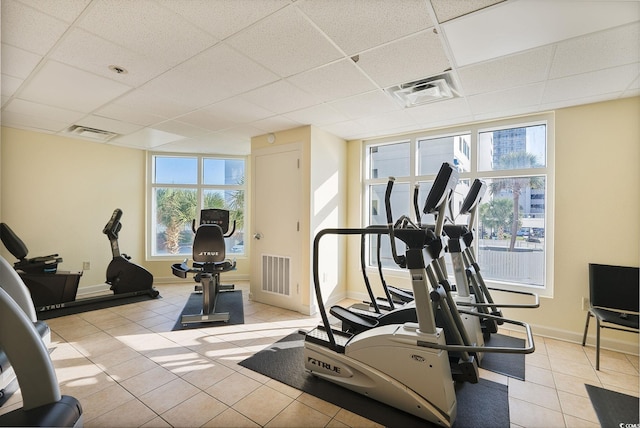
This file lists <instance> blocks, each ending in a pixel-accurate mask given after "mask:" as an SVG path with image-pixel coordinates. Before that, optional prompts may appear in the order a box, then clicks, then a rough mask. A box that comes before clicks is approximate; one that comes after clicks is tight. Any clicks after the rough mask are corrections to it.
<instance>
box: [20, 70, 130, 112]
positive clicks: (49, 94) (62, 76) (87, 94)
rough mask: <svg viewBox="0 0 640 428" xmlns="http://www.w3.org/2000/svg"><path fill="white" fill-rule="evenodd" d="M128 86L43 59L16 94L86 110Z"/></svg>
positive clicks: (52, 104) (108, 99) (41, 101)
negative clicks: (38, 70)
mask: <svg viewBox="0 0 640 428" xmlns="http://www.w3.org/2000/svg"><path fill="white" fill-rule="evenodd" d="M129 89H131V88H130V87H128V86H126V85H123V84H121V83H118V82H114V81H113V80H109V79H105V78H104V77H100V76H96V75H95V74H91V73H87V72H86V71H82V70H78V69H76V68H73V67H70V66H68V65H64V64H61V63H59V62H55V61H47V62H46V63H45V65H44V66H43V67H42V69H41V70H40V72H39V73H38V74H37V75H36V76H34V77H33V79H32V80H30V81H29V82H28V83H27V84H26V85H25V86H24V88H22V89H21V91H20V94H19V96H20V98H23V99H26V100H29V101H35V102H40V103H43V104H48V105H51V106H57V107H62V108H66V109H69V110H76V111H82V112H90V111H92V110H95V109H96V108H98V107H100V106H102V105H104V104H105V103H107V102H108V101H111V100H113V99H114V98H116V97H118V96H119V95H122V94H123V93H125V92H126V91H128V90H129Z"/></svg>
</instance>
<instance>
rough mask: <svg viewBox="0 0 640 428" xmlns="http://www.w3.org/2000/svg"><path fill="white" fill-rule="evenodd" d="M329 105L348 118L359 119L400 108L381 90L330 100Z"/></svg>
mask: <svg viewBox="0 0 640 428" xmlns="http://www.w3.org/2000/svg"><path fill="white" fill-rule="evenodd" d="M329 105H330V106H333V107H335V108H336V109H337V110H338V111H341V112H342V113H344V114H345V115H346V116H348V117H349V118H350V119H361V118H363V117H367V116H374V115H377V114H380V113H386V112H389V111H394V110H400V107H399V105H398V104H397V103H395V102H394V101H393V100H392V99H391V98H390V97H389V95H387V94H386V93H385V92H383V91H371V92H367V93H365V94H360V95H356V96H353V97H349V98H343V99H340V100H336V101H333V102H330V103H329Z"/></svg>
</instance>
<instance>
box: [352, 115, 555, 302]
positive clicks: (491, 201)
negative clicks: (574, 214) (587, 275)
mask: <svg viewBox="0 0 640 428" xmlns="http://www.w3.org/2000/svg"><path fill="white" fill-rule="evenodd" d="M552 128H553V120H552V116H550V115H545V116H537V117H534V118H531V119H530V120H527V121H523V120H522V119H520V120H518V121H502V122H496V123H493V124H490V125H489V126H487V124H477V125H472V126H467V127H466V128H464V129H452V130H445V131H444V132H442V131H441V132H438V133H427V132H425V133H422V134H412V135H408V136H406V137H403V138H402V139H385V140H375V141H368V142H366V143H365V150H364V161H365V164H366V165H367V168H366V169H365V171H366V176H365V177H363V179H364V185H365V188H364V192H363V194H364V198H365V201H364V202H365V205H364V206H365V207H367V211H366V213H365V217H364V221H365V224H366V225H372V224H376V225H384V224H387V219H386V210H385V207H384V192H385V188H386V183H387V180H388V177H389V176H393V177H395V179H396V181H395V184H394V188H393V194H392V200H391V203H392V208H393V215H394V217H395V218H396V219H397V218H398V217H399V216H400V215H403V214H404V215H410V217H411V218H414V217H415V214H414V213H415V209H414V207H413V199H412V198H413V189H414V187H415V186H416V185H418V186H419V192H420V193H419V203H418V207H419V210H420V212H422V206H423V205H424V202H425V200H426V197H427V195H428V192H429V190H430V189H431V185H432V183H433V180H434V179H435V176H436V174H437V172H438V170H439V168H440V166H441V165H442V163H443V162H449V163H451V164H452V165H454V166H455V167H456V168H457V169H458V171H459V173H460V179H459V181H458V185H457V187H456V189H455V193H454V195H453V201H452V204H451V206H452V210H453V213H452V218H451V219H449V221H454V222H455V223H457V224H466V223H467V221H468V219H467V218H466V216H461V215H459V209H460V206H461V204H462V201H463V200H464V198H465V196H466V195H467V192H468V191H469V188H470V185H471V183H472V182H473V180H474V179H476V178H479V179H481V180H483V181H485V182H486V183H487V193H486V194H485V196H484V198H483V200H482V203H481V205H480V206H479V209H478V210H479V212H478V216H477V224H476V225H474V228H475V240H474V244H475V245H476V251H477V253H476V254H477V256H478V263H479V265H480V267H481V269H482V274H483V277H484V279H485V280H486V281H487V282H489V283H490V284H491V285H493V286H498V287H504V288H509V289H519V288H520V289H531V288H532V287H533V288H535V289H536V291H537V292H538V293H539V294H541V295H550V294H551V293H552V281H551V278H552V264H553V263H552V261H553V258H552V254H551V252H552V248H553V247H552V245H551V244H552V242H551V241H552V235H549V231H550V228H551V227H552V223H553V222H552V218H551V215H552V212H553V209H552V208H553V207H552V204H551V203H552V200H553V199H552V197H551V196H550V195H551V194H552V183H553V173H552V172H553V163H552V156H551V155H552V153H553V151H552V143H553V129H552ZM421 221H422V223H423V224H433V223H434V218H433V217H432V216H425V215H422V217H421ZM385 238H386V237H384V236H382V237H381V240H382V245H381V251H380V261H381V263H382V265H383V267H384V268H386V269H397V266H396V265H395V263H394V262H393V259H392V257H391V250H390V245H389V242H388V238H386V239H385ZM370 241H371V242H370V243H369V246H368V248H369V252H368V260H367V261H368V264H369V265H370V266H377V263H378V259H377V251H376V244H375V238H372V239H371V240H370ZM398 245H402V244H401V243H398ZM398 248H401V247H400V246H399V247H398ZM446 258H447V259H448V256H447V257H446ZM448 273H449V274H450V275H453V271H452V266H451V265H450V262H448Z"/></svg>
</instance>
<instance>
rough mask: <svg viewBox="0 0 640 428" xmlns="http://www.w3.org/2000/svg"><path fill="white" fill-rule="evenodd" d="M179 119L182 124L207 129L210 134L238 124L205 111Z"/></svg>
mask: <svg viewBox="0 0 640 428" xmlns="http://www.w3.org/2000/svg"><path fill="white" fill-rule="evenodd" d="M179 119H180V121H181V122H184V123H188V124H190V125H193V126H197V127H198V128H201V129H206V130H208V131H210V132H214V131H220V130H222V129H226V128H231V127H233V126H235V125H237V122H234V121H232V120H229V119H226V118H222V117H219V116H217V115H216V114H215V113H212V112H210V111H208V110H205V109H203V110H196V111H194V112H191V113H187V114H185V115H184V116H180V118H179Z"/></svg>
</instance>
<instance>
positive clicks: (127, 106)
mask: <svg viewBox="0 0 640 428" xmlns="http://www.w3.org/2000/svg"><path fill="white" fill-rule="evenodd" d="M155 89H156V88H152V87H147V86H143V87H142V88H138V89H136V90H134V91H131V92H129V93H127V94H125V95H123V96H121V97H120V98H118V99H117V100H115V101H114V102H113V103H111V104H110V105H109V106H105V107H103V109H101V110H100V112H101V114H104V115H107V114H106V112H107V111H108V116H109V117H116V116H120V115H121V114H122V113H125V114H126V113H127V112H133V111H136V110H137V111H138V113H137V116H139V117H140V118H141V119H142V118H145V119H144V122H147V120H151V119H153V117H152V116H156V117H162V118H163V119H169V118H172V117H175V116H181V115H183V114H186V113H188V112H190V111H192V110H193V107H191V106H189V105H187V104H183V103H181V102H178V101H176V100H172V99H170V98H168V97H167V96H166V94H165V93H164V92H163V91H162V90H155ZM112 106H115V107H116V108H112ZM119 111H120V112H121V113H120V112H119Z"/></svg>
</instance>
